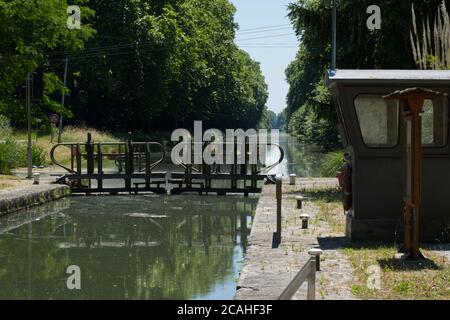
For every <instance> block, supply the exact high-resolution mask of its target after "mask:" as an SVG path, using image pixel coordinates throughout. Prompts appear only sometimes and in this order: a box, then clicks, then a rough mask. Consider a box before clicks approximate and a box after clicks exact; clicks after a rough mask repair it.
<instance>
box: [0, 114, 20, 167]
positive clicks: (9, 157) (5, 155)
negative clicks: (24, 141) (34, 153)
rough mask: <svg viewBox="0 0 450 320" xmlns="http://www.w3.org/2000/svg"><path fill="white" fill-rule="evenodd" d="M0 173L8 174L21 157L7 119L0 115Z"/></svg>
mask: <svg viewBox="0 0 450 320" xmlns="http://www.w3.org/2000/svg"><path fill="white" fill-rule="evenodd" d="M0 139H1V141H0V174H9V172H10V170H11V168H14V167H16V166H17V165H18V163H19V161H20V159H21V153H20V148H19V147H18V144H17V143H16V141H15V139H14V138H13V135H12V128H11V125H10V122H9V119H8V118H6V117H5V116H2V115H0Z"/></svg>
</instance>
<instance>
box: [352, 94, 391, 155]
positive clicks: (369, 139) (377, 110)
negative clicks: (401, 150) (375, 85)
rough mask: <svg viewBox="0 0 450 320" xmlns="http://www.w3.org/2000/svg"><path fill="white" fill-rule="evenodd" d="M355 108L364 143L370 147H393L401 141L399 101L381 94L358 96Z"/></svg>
mask: <svg viewBox="0 0 450 320" xmlns="http://www.w3.org/2000/svg"><path fill="white" fill-rule="evenodd" d="M355 109H356V114H357V116H358V122H359V127H360V129H361V134H362V138H363V141H364V144H365V145H367V146H368V147H370V148H392V147H395V146H397V144H398V141H399V103H398V101H395V100H385V99H383V98H382V96H381V95H374V94H364V95H360V96H358V97H356V99H355Z"/></svg>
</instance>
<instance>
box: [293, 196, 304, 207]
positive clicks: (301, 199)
mask: <svg viewBox="0 0 450 320" xmlns="http://www.w3.org/2000/svg"><path fill="white" fill-rule="evenodd" d="M295 200H297V209H302V208H303V200H304V198H303V196H296V197H295Z"/></svg>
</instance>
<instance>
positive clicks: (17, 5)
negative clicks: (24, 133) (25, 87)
mask: <svg viewBox="0 0 450 320" xmlns="http://www.w3.org/2000/svg"><path fill="white" fill-rule="evenodd" d="M75 3H76V4H79V5H80V6H81V9H82V10H83V17H84V18H85V21H86V22H87V21H88V19H89V17H90V16H91V15H92V11H91V10H90V9H89V8H87V7H86V6H83V4H85V3H86V1H84V0H81V1H75ZM67 6H68V4H67V1H65V0H35V1H28V0H11V1H5V0H0V26H1V28H0V79H1V81H0V113H1V114H3V115H6V116H8V117H9V118H11V119H12V120H13V123H14V124H16V125H21V124H23V123H24V122H25V117H26V112H25V106H24V102H23V100H19V99H15V98H14V96H13V92H14V90H15V88H16V87H17V86H20V85H21V84H22V83H23V82H24V80H25V78H26V75H27V74H28V73H29V72H33V71H34V70H36V69H37V68H38V67H41V66H45V67H47V73H46V74H45V76H44V80H45V82H46V90H45V95H44V98H43V99H41V100H40V101H37V102H35V103H34V107H33V113H34V114H35V115H39V116H41V115H42V114H43V113H44V112H48V111H56V112H59V113H60V112H64V111H66V112H68V110H62V108H61V106H60V104H59V103H55V101H54V100H53V98H54V94H55V93H57V92H58V91H60V92H61V91H62V90H63V86H62V83H61V81H60V80H59V78H58V77H57V76H56V74H55V73H54V72H52V70H51V69H48V68H51V67H54V66H55V65H57V64H58V61H53V60H52V59H51V58H50V57H49V56H48V55H47V54H48V53H49V52H50V51H52V50H76V49H81V48H83V46H84V41H85V40H86V39H88V38H89V37H90V36H91V35H92V33H93V30H92V28H90V26H89V25H88V24H85V25H83V26H82V28H81V30H69V29H68V28H67V23H66V22H67V17H68V16H67V14H66V8H67ZM59 63H60V62H59ZM45 118H46V117H45Z"/></svg>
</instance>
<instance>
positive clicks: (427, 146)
mask: <svg viewBox="0 0 450 320" xmlns="http://www.w3.org/2000/svg"><path fill="white" fill-rule="evenodd" d="M443 99H445V100H446V101H447V105H446V106H447V119H445V120H446V121H447V135H446V136H444V138H445V145H441V146H434V145H432V144H423V143H422V141H421V146H422V148H423V149H428V150H439V149H444V148H447V147H448V142H449V141H448V140H449V138H450V135H449V132H450V100H449V99H450V97H448V96H447V97H445V98H443ZM421 133H423V126H422V132H421Z"/></svg>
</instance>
